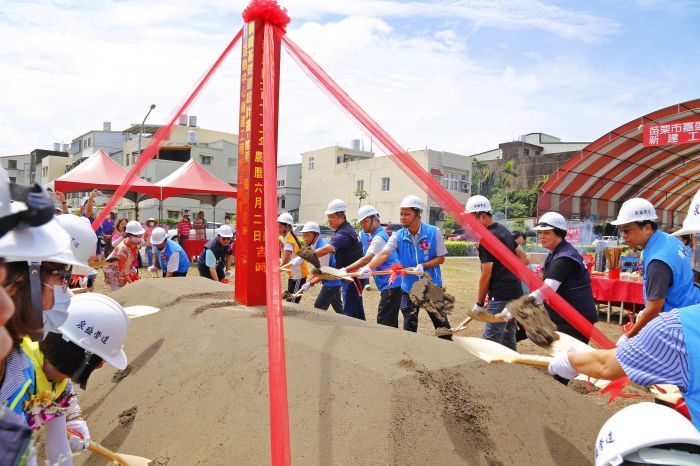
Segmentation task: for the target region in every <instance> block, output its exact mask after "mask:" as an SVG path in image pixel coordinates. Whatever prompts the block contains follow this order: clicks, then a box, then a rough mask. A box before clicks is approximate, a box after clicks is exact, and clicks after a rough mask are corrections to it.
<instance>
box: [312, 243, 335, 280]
mask: <svg viewBox="0 0 700 466" xmlns="http://www.w3.org/2000/svg"><path fill="white" fill-rule="evenodd" d="M327 244H328V240H327V239H325V238H321V237H319V238H318V241H316V246H314V249H321V248H322V247H323V246H325V245H327ZM328 256H329V260H328V266H329V267H335V254H333V253H330V254H328ZM321 283H323V286H340V280H321Z"/></svg>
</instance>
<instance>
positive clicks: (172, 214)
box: [168, 210, 180, 218]
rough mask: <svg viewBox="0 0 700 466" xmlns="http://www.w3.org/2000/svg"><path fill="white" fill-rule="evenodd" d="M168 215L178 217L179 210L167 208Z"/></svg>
mask: <svg viewBox="0 0 700 466" xmlns="http://www.w3.org/2000/svg"><path fill="white" fill-rule="evenodd" d="M168 217H169V218H180V211H179V210H169V211H168Z"/></svg>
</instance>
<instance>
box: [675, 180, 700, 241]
mask: <svg viewBox="0 0 700 466" xmlns="http://www.w3.org/2000/svg"><path fill="white" fill-rule="evenodd" d="M691 233H700V190H698V192H697V193H695V197H694V198H693V200H692V201H691V203H690V207H689V208H688V215H687V216H686V217H685V220H683V228H681V229H680V230H678V231H676V232H674V233H671V234H672V235H674V236H682V235H689V234H691Z"/></svg>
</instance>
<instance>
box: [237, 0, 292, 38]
mask: <svg viewBox="0 0 700 466" xmlns="http://www.w3.org/2000/svg"><path fill="white" fill-rule="evenodd" d="M258 18H262V19H264V20H265V21H267V22H269V23H271V24H273V25H275V26H277V27H279V28H280V29H282V30H283V31H286V30H287V24H289V22H290V21H291V19H289V15H287V9H286V8H282V7H281V6H279V5H278V4H277V0H251V2H250V4H249V5H248V6H247V7H246V8H245V10H243V21H245V22H246V23H249V22H251V21H253V20H254V19H258Z"/></svg>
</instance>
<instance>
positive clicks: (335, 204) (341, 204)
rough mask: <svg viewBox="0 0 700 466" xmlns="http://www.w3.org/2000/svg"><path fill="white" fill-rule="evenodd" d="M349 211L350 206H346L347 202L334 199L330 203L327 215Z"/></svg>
mask: <svg viewBox="0 0 700 466" xmlns="http://www.w3.org/2000/svg"><path fill="white" fill-rule="evenodd" d="M346 210H348V206H347V205H345V201H344V200H342V199H333V200H332V201H331V202H329V203H328V209H326V215H330V214H335V213H338V212H345V211H346Z"/></svg>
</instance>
